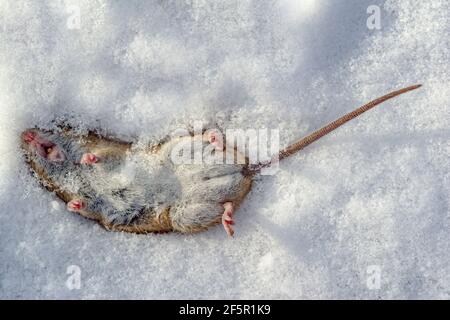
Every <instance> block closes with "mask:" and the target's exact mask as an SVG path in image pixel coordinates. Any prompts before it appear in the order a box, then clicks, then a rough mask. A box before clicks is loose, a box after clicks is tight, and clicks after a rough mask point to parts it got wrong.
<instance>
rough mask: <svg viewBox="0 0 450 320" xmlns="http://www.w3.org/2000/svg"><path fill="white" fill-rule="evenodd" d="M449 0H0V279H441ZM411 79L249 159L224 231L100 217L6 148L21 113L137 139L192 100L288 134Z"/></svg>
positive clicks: (449, 157)
mask: <svg viewBox="0 0 450 320" xmlns="http://www.w3.org/2000/svg"><path fill="white" fill-rule="evenodd" d="M370 5H378V6H379V7H380V9H381V11H380V13H381V29H380V30H370V29H369V28H368V27H367V25H366V20H367V18H368V17H369V14H368V13H367V8H368V7H369V6H370ZM74 7H75V8H79V12H80V19H79V22H80V23H79V27H80V28H79V29H77V28H76V23H75V25H74V24H73V23H72V22H73V21H76V18H77V17H73V14H74V12H75V14H76V10H75V11H74V10H73V8H74ZM449 13H450V2H449V1H446V0H434V1H416V0H409V1H408V0H403V1H394V0H388V1H382V0H339V1H334V0H321V1H319V0H317V1H310V0H308V1H300V0H299V1H294V0H283V1H274V0H272V1H270V0H258V1H242V0H235V1H233V0H230V1H206V0H191V1H104V0H98V1H90V0H79V1H75V0H73V1H62V0H60V1H57V0H47V1H44V0H43V1H32V0H29V1H25V0H22V1H13V0H11V1H7V0H2V1H0V153H1V155H2V156H1V162H0V208H1V209H0V298H3V299H5V298H32V299H35V298H51V299H54V298H68V299H73V298H83V299H97V298H136V299H158V298H174V299H180V298H208V299H214V298H252V299H258V298H262V299H270V298H275V299H277V298H286V299H295V298H304V299H311V298H334V299H340V298H363V299H369V298H375V299H378V298H394V299H398V298H413V299H414V298H438V299H449V298H450V253H449V252H450V250H449V249H450V245H449V243H450V236H449V231H450V211H449V206H450V204H449V195H450V131H449V130H450V129H449V128H450V70H449V62H450V40H449V39H450V38H449V34H450V20H449V18H448V15H449ZM68 19H71V20H70V21H71V23H68ZM73 19H75V20H73ZM74 26H75V28H74ZM416 83H422V84H424V87H423V88H421V89H420V90H418V91H415V92H411V93H408V94H407V95H404V96H401V97H398V98H396V99H395V100H391V101H389V102H387V103H384V104H383V105H382V106H380V107H378V108H376V109H374V110H372V111H370V112H369V113H367V114H365V115H364V116H362V117H361V118H359V119H358V120H355V121H353V122H351V123H349V124H347V125H346V126H344V127H343V128H341V129H339V130H338V131H337V132H336V133H334V134H332V135H331V136H328V137H326V138H324V139H322V140H321V141H319V142H317V143H315V144H314V145H312V146H310V147H308V148H307V149H305V150H304V151H303V152H301V153H300V154H298V155H295V156H293V157H292V158H290V159H287V160H285V161H284V162H283V163H281V165H280V171H279V172H278V173H277V175H275V176H264V177H261V178H259V179H258V180H257V181H256V183H255V185H254V189H253V190H252V192H251V193H250V195H249V196H248V198H247V200H246V202H245V203H244V204H243V206H242V207H241V208H240V210H239V211H238V212H237V214H236V223H237V225H236V236H235V238H234V239H228V238H227V236H226V234H225V232H224V230H223V229H222V228H221V227H217V228H213V229H211V230H210V231H208V232H205V233H202V234H197V235H181V234H164V235H134V234H125V233H112V232H107V231H104V230H103V229H102V228H101V227H100V226H98V225H96V224H95V223H93V222H91V221H87V220H84V219H82V218H80V217H79V216H77V215H75V214H72V213H69V212H67V211H66V210H65V208H64V206H63V205H62V204H58V200H56V198H55V197H54V196H53V195H52V194H50V193H48V192H46V191H45V190H43V189H42V188H41V187H39V186H38V184H37V183H36V181H35V180H34V179H33V177H32V176H31V175H30V174H29V172H28V169H27V167H26V165H25V164H24V161H23V158H22V157H21V154H20V152H19V134H20V132H21V131H22V130H24V129H25V128H28V127H32V126H35V125H38V126H41V127H49V126H51V121H52V120H54V119H67V120H68V122H69V123H70V124H72V125H76V126H78V127H80V128H90V129H92V128H99V129H100V130H102V131H103V132H106V133H114V134H115V135H116V136H118V137H122V138H124V139H138V138H140V139H141V140H145V141H156V140H158V139H159V138H161V137H163V136H165V135H166V134H168V133H170V132H173V131H174V130H175V129H177V128H179V127H186V126H187V125H188V124H192V122H193V121H195V120H202V121H204V122H205V123H209V124H214V123H217V124H218V125H220V126H222V127H223V128H243V129H245V128H256V129H258V128H272V129H280V137H281V141H280V145H281V146H286V145H287V144H289V143H291V142H293V141H295V140H296V139H298V138H300V137H302V136H304V135H305V134H307V133H309V132H311V131H312V130H314V129H316V128H318V127H320V126H321V125H323V124H326V123H327V122H329V121H331V120H334V119H335V118H337V117H338V116H340V115H342V114H344V113H345V112H348V111H350V110H352V109H354V108H356V107H357V106H359V105H360V104H362V103H364V102H367V101H369V100H371V99H373V98H375V97H377V96H380V95H382V94H385V93H387V92H389V91H391V90H394V89H398V88H401V87H404V86H407V85H412V84H416ZM55 201H56V203H55ZM71 266H78V267H79V268H80V269H79V270H80V271H81V281H80V288H79V289H77V288H73V287H71V286H69V285H68V284H67V283H68V282H67V281H68V278H69V277H71V276H74V275H73V274H72V271H71V270H77V269H76V268H75V269H73V267H71ZM374 266H375V267H374ZM70 288H72V290H71V289H70Z"/></svg>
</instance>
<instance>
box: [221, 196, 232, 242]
mask: <svg viewBox="0 0 450 320" xmlns="http://www.w3.org/2000/svg"><path fill="white" fill-rule="evenodd" d="M223 208H224V209H225V210H224V212H223V214H222V224H223V227H224V229H225V231H226V233H227V234H228V235H229V236H230V237H232V236H233V234H234V230H233V228H232V227H231V226H232V225H233V224H234V221H233V213H234V205H233V202H225V203H224V204H223Z"/></svg>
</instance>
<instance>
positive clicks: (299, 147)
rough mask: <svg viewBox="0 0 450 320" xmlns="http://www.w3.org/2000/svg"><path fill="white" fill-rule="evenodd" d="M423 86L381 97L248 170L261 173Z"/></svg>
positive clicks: (251, 166)
mask: <svg viewBox="0 0 450 320" xmlns="http://www.w3.org/2000/svg"><path fill="white" fill-rule="evenodd" d="M421 86H422V85H421V84H418V85H414V86H410V87H406V88H403V89H400V90H396V91H393V92H391V93H388V94H386V95H384V96H382V97H379V98H377V99H375V100H373V101H371V102H369V103H367V104H365V105H363V106H361V107H359V108H358V109H356V110H353V111H352V112H349V113H347V114H346V115H344V116H342V117H340V118H339V119H337V120H335V121H333V122H331V123H329V124H327V125H326V126H324V127H322V128H320V129H319V130H317V131H314V132H313V133H311V134H310V135H308V136H306V137H304V138H303V139H301V140H299V141H297V142H295V143H293V144H291V145H290V146H288V147H286V148H285V149H283V150H281V151H279V153H278V157H276V156H275V157H273V158H272V160H271V161H269V162H266V163H259V164H256V165H250V166H249V167H248V169H247V170H248V171H249V172H250V173H252V174H256V173H258V172H259V171H261V169H263V168H266V167H269V166H270V165H271V164H272V163H273V162H274V161H280V160H282V159H284V158H287V157H289V156H291V155H293V154H294V153H296V152H298V151H300V150H302V149H303V148H305V147H307V146H308V145H310V144H311V143H313V142H314V141H316V140H319V139H320V138H322V137H323V136H325V135H327V134H329V133H330V132H332V131H334V130H336V129H337V128H339V127H340V126H342V125H343V124H345V123H346V122H348V121H350V120H352V119H354V118H356V117H357V116H359V115H361V114H363V113H364V112H366V111H368V110H370V109H372V108H374V107H375V106H377V105H379V104H381V103H383V102H385V101H386V100H389V99H392V98H394V97H396V96H399V95H401V94H403V93H406V92H408V91H412V90H415V89H417V88H420V87H421Z"/></svg>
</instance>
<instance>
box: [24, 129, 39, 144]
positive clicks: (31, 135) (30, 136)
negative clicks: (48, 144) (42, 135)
mask: <svg viewBox="0 0 450 320" xmlns="http://www.w3.org/2000/svg"><path fill="white" fill-rule="evenodd" d="M36 135H37V134H36V132H34V131H31V130H28V131H25V132H24V133H22V140H23V141H24V142H25V143H27V144H30V143H31V142H33V141H34V139H35V138H36Z"/></svg>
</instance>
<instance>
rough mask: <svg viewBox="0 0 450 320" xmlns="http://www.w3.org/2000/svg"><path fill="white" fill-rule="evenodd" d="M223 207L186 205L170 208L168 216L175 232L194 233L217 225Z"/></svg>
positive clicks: (216, 204)
mask: <svg viewBox="0 0 450 320" xmlns="http://www.w3.org/2000/svg"><path fill="white" fill-rule="evenodd" d="M222 213H223V207H222V205H221V204H219V203H213V202H203V203H188V204H184V205H178V206H177V207H174V208H171V210H170V216H171V220H172V226H173V229H174V230H175V231H178V232H182V233H196V232H200V231H204V230H206V229H208V228H209V227H210V226H213V225H216V224H219V223H220V222H221V219H222Z"/></svg>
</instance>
